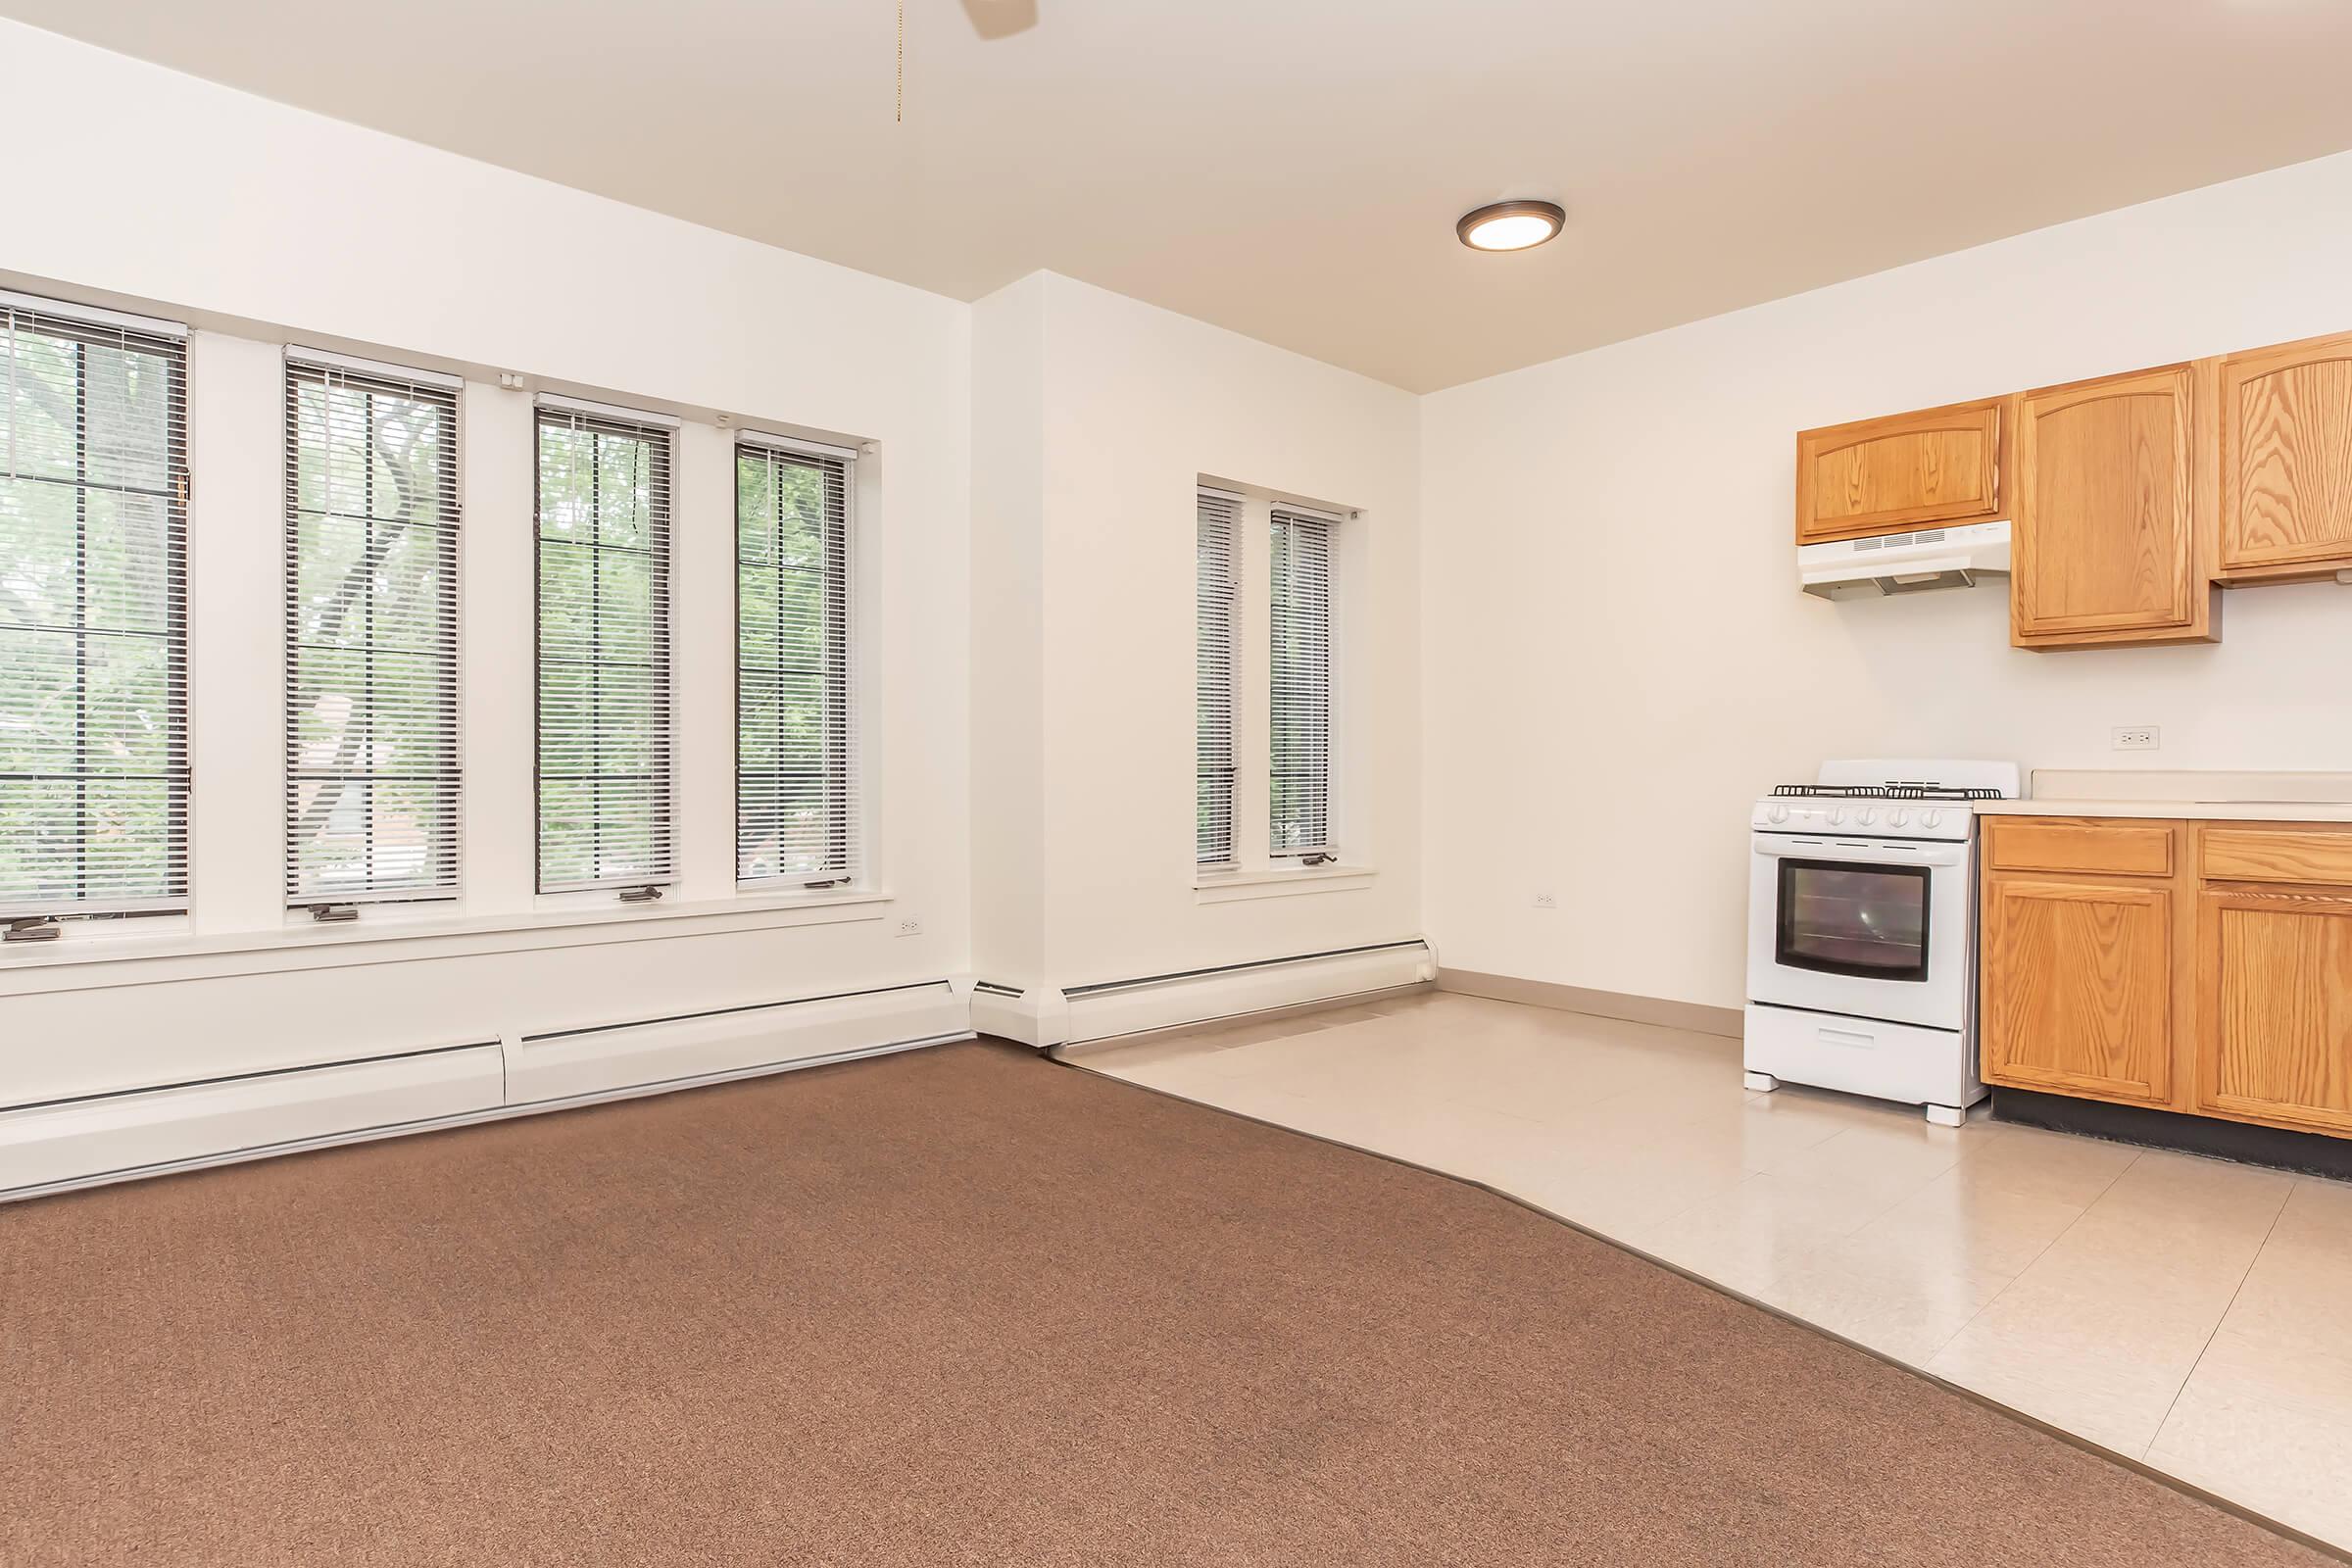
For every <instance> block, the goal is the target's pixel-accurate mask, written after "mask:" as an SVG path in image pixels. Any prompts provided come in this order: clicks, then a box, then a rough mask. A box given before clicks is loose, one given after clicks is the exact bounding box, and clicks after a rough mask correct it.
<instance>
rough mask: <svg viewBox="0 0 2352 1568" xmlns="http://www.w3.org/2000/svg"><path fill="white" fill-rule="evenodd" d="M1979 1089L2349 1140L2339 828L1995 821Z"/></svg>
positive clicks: (2349, 1020)
mask: <svg viewBox="0 0 2352 1568" xmlns="http://www.w3.org/2000/svg"><path fill="white" fill-rule="evenodd" d="M1980 907H1981V909H1982V921H1983V924H1982V929H1981V932H1980V952H1981V960H1982V976H1981V984H1982V987H1983V993H1982V997H1981V999H1980V1006H1979V1010H1978V1016H1979V1019H1980V1022H1981V1028H1982V1033H1983V1052H1984V1074H1985V1082H1987V1083H1990V1084H1994V1085H2003V1086H2007V1087H2011V1088H2018V1089H2033V1090H2039V1091H2042V1092H2045V1093H2053V1094H2062V1095H2074V1096H2078V1097H2082V1098H2084V1099H2091V1100H2107V1101H2115V1102H2118V1103H2125V1104H2136V1105H2149V1106H2154V1107H2157V1108H2160V1109H2166V1110H2176V1111H2187V1112H2192V1113H2195V1114H2198V1115H2204V1116H2218V1117H2222V1118H2225V1119H2228V1120H2232V1121H2242V1122H2254V1123H2259V1124H2261V1125H2264V1126H2273V1127H2283V1128H2289V1129H2293V1130H2296V1131H2301V1132H2316V1133H2326V1134H2331V1135H2333V1136H2337V1137H2352V824H2331V823H2270V822H2210V821H2192V822H2180V821H2158V820H2145V819H2137V818H2133V819H2120V818H2081V817H2076V818H2059V817H2038V816H2034V817H2009V816H1991V817H1988V818H1987V819H1986V821H1985V879H1984V887H1983V898H1982V901H1981V906H1980Z"/></svg>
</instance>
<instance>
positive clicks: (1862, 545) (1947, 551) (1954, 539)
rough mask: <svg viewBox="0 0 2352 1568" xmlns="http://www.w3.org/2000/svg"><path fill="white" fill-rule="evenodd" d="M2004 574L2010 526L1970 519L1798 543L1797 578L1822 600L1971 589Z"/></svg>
mask: <svg viewBox="0 0 2352 1568" xmlns="http://www.w3.org/2000/svg"><path fill="white" fill-rule="evenodd" d="M2008 574H2009V524H2008V523H2006V522H1972V523H1968V524H1966V525H1964V526H1961V527H1956V528H1921V529H1919V530H1917V531H1916V532H1913V533H1888V534H1880V535H1877V536H1876V537H1873V538H1869V539H1840V540H1838V541H1837V542H1836V543H1834V544H1826V545H1800V546H1798V547H1797V552H1796V578H1797V584H1798V586H1800V587H1802V588H1803V589H1804V591H1805V592H1807V593H1809V594H1813V595H1816V596H1818V597H1820V598H1823V599H1877V598H1882V597H1885V596H1887V595H1892V594H1917V593H1929V592H1932V591H1934V590H1935V589H1937V588H1974V587H1975V586H1976V585H1977V582H1978V580H1979V579H1980V578H1983V577H1988V576H2003V577H2005V576H2007V575H2008Z"/></svg>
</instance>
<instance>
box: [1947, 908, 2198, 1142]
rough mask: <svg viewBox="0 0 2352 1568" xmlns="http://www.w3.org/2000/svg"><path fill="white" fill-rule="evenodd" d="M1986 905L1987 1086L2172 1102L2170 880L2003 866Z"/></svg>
mask: <svg viewBox="0 0 2352 1568" xmlns="http://www.w3.org/2000/svg"><path fill="white" fill-rule="evenodd" d="M1983 909H1984V926H1983V931H1982V963H1983V972H1984V987H1985V1005H1984V1007H1983V1008H1982V1010H1981V1012H1980V1014H1979V1016H1980V1018H1981V1020H1982V1025H1983V1030H1984V1054H1985V1059H1984V1074H1985V1082H1987V1083H1993V1084H2008V1085H2011V1086H2014V1087H2016V1088H2020V1089H2039V1090H2045V1091H2049V1092H2053V1093H2057V1094H2067V1095H2080V1096H2086V1097H2088V1098H2091V1099H2096V1100H2114V1101H2122V1102H2124V1103H2129V1104H2140V1105H2148V1104H2153V1105H2170V1104H2171V1103H2172V1101H2173V1058H2174V1055H2175V1054H2176V1048H2175V1041H2174V1024H2175V1014H2174V1000H2175V999H2174V990H2175V987H2174V970H2173V943H2174V924H2175V920H2174V903H2173V889H2172V887H2171V884H2170V881H2169V879H2151V880H2147V881H2144V882H2129V881H2125V880H2123V879H2120V878H2119V879H2113V880H2095V881H2094V880H2089V879H2087V878H2083V879H2077V878H2066V879H2061V878H2059V877H2057V876H2053V875H2048V874H2044V873H2040V872H2032V873H2009V872H1993V873H1991V874H1990V875H1989V876H1988V877H1987V879H1986V882H1985V899H1984V904H1983Z"/></svg>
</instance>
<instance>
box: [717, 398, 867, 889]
mask: <svg viewBox="0 0 2352 1568" xmlns="http://www.w3.org/2000/svg"><path fill="white" fill-rule="evenodd" d="M850 481H851V469H850V464H849V463H848V462H847V461H846V460H843V459H838V458H827V457H818V456H814V455H810V454H806V453H802V452H797V451H786V450H781V449H778V448H774V447H769V446H764V445H760V444H757V443H753V442H749V441H747V442H744V443H742V444H740V445H738V446H737V447H736V449H735V519H736V528H735V540H736V549H735V594H736V599H735V603H736V661H735V714H736V740H735V875H736V880H737V881H738V882H742V883H779V884H802V885H806V884H809V883H813V882H834V881H847V880H850V879H851V878H853V877H855V876H856V874H857V858H858V842H857V840H858V822H857V806H856V793H857V792H856V786H857V777H856V755H855V744H856V735H855V733H854V726H853V724H852V719H851V676H852V670H851V660H850V650H851V642H850Z"/></svg>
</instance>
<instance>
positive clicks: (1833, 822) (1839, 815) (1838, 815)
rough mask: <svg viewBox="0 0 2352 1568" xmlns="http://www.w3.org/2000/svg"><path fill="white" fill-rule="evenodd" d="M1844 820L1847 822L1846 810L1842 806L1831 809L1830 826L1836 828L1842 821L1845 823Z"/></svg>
mask: <svg viewBox="0 0 2352 1568" xmlns="http://www.w3.org/2000/svg"><path fill="white" fill-rule="evenodd" d="M1844 820H1845V808H1844V807H1842V806H1833V807H1831V808H1830V826H1832V827H1836V826H1837V825H1838V823H1840V822H1842V821H1844Z"/></svg>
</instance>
